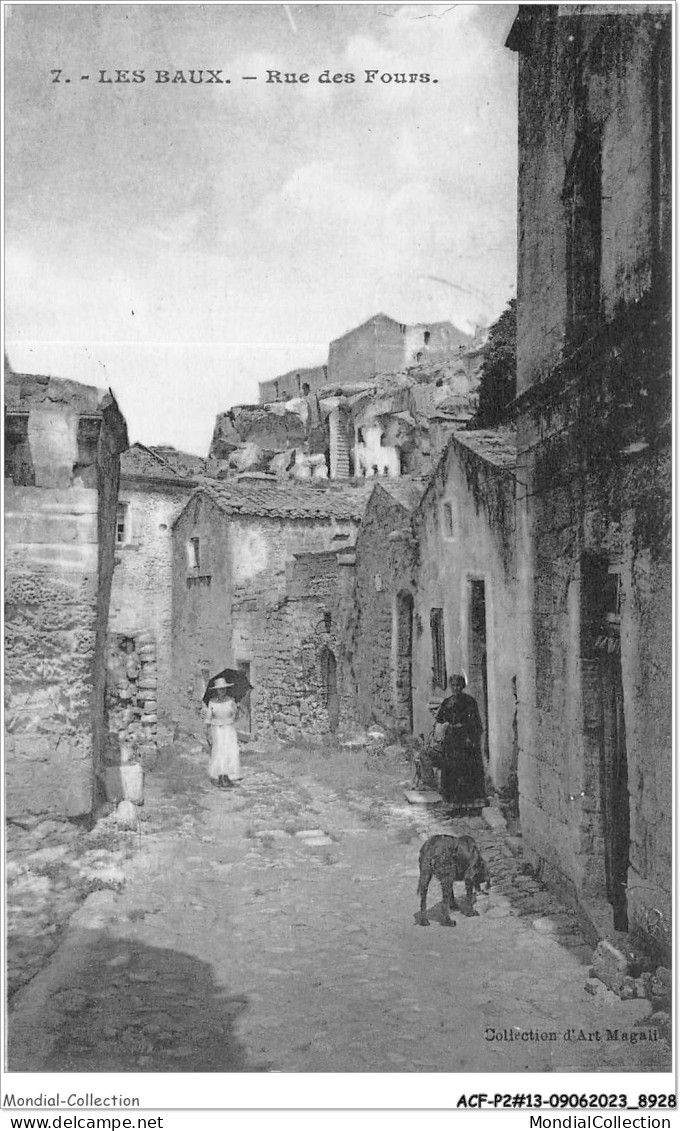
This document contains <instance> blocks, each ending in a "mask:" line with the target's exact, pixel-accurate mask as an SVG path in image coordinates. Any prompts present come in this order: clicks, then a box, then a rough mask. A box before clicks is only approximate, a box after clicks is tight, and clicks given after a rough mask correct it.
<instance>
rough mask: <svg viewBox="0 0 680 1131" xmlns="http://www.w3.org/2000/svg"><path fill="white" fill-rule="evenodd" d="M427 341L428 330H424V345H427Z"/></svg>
mask: <svg viewBox="0 0 680 1131" xmlns="http://www.w3.org/2000/svg"><path fill="white" fill-rule="evenodd" d="M429 341H430V331H429V330H425V331H424V332H423V342H424V343H425V345H427V344H428V343H429Z"/></svg>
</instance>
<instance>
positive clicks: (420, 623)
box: [412, 429, 518, 788]
mask: <svg viewBox="0 0 680 1131" xmlns="http://www.w3.org/2000/svg"><path fill="white" fill-rule="evenodd" d="M515 461H516V438H515V435H514V433H513V432H512V431H510V430H507V429H506V430H501V429H499V430H497V431H493V432H492V431H489V432H479V431H478V432H456V433H454V435H453V436H452V437H451V439H450V440H449V443H448V444H447V446H446V448H445V449H444V452H443V454H442V456H441V458H440V460H439V462H438V464H437V466H436V468H435V470H434V472H433V474H432V475H431V477H430V479H429V482H428V485H427V490H426V492H425V494H424V495H423V497H422V499H421V501H420V504H419V506H418V508H417V509H416V511H415V512H414V516H413V536H414V539H415V541H416V544H417V546H418V563H417V569H416V572H415V591H414V605H413V613H414V624H415V633H414V638H413V665H412V666H413V699H414V729H415V730H416V732H417V733H423V734H427V733H428V732H429V730H430V729H431V727H432V722H433V716H434V713H435V712H436V709H437V708H438V706H439V704H440V703H441V700H442V699H443V698H444V696H445V694H447V693H448V692H447V681H448V677H449V676H451V675H453V674H455V673H458V672H462V673H463V674H465V676H466V677H467V681H468V692H469V694H471V695H472V696H473V697H474V699H475V700H476V702H477V705H478V707H479V711H480V715H481V718H482V723H483V726H484V734H483V738H482V742H483V750H484V753H485V755H486V758H487V759H488V773H489V776H490V777H491V780H492V782H493V784H494V785H495V786H496V787H498V788H502V787H503V786H505V785H507V783H508V780H509V778H510V775H511V774H512V773H514V772H516V769H517V738H516V730H517V718H516V707H517V701H516V696H517V691H516V688H517V683H516V680H517V674H518V669H517V653H516V648H515V640H516V637H517V619H516V585H515V475H514V472H515Z"/></svg>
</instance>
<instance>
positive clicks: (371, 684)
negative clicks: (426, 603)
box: [347, 487, 415, 730]
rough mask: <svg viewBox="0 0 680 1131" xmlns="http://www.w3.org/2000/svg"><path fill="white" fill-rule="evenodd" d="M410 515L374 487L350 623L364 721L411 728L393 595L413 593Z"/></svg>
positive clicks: (359, 707)
mask: <svg viewBox="0 0 680 1131" xmlns="http://www.w3.org/2000/svg"><path fill="white" fill-rule="evenodd" d="M414 580H415V557H414V554H413V544H412V541H411V537H410V514H409V512H408V511H407V510H406V509H405V508H404V507H403V506H402V505H401V504H399V503H397V502H395V501H394V499H392V498H391V496H390V495H388V494H387V492H385V491H384V490H383V489H382V488H380V487H376V489H375V490H374V492H373V494H372V495H371V499H370V502H369V504H368V506H367V508H366V512H365V514H364V520H363V523H362V525H361V530H360V532H359V535H358V537H357V544H356V569H355V589H354V617H353V618H352V620H351V622H350V623H349V624H348V627H347V631H348V639H349V644H348V647H347V652H348V653H349V656H350V676H351V679H350V678H348V681H347V682H348V684H349V683H350V682H353V683H354V685H355V686H356V697H357V713H358V716H359V719H360V721H361V722H362V723H370V722H371V721H375V722H378V723H380V724H381V725H383V726H386V727H389V728H395V729H405V730H408V729H410V727H409V719H408V711H407V706H406V695H397V689H396V670H395V664H396V641H395V618H396V615H397V612H396V610H397V594H398V593H401V592H407V593H409V594H411V593H412V592H413V586H414Z"/></svg>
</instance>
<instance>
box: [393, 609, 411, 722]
mask: <svg viewBox="0 0 680 1131" xmlns="http://www.w3.org/2000/svg"><path fill="white" fill-rule="evenodd" d="M396 634H397V639H396V670H395V704H394V706H395V714H396V716H397V718H398V719H399V721H400V722H402V721H403V722H404V723H406V725H407V726H408V729H409V732H410V733H413V686H412V651H413V596H412V594H411V593H409V592H408V590H406V589H402V590H401V592H399V593H397V620H396Z"/></svg>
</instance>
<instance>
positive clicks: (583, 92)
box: [509, 8, 671, 938]
mask: <svg viewBox="0 0 680 1131" xmlns="http://www.w3.org/2000/svg"><path fill="white" fill-rule="evenodd" d="M536 12H539V10H538V9H536V10H535V11H534V10H531V9H528V8H527V9H524V10H521V11H520V16H519V17H518V20H517V21H516V24H515V27H514V29H513V34H512V35H511V38H510V41H509V43H510V46H513V47H515V48H516V49H517V50H519V52H520V122H519V137H520V192H519V280H518V335H517V351H518V388H519V391H520V397H519V401H518V404H517V409H518V427H519V442H518V448H519V451H518V466H517V476H518V493H517V532H518V536H517V572H518V594H519V596H518V600H519V608H520V614H521V616H520V624H521V630H522V631H521V636H520V639H519V641H518V649H517V651H518V654H519V659H520V664H521V672H520V679H519V688H520V701H519V739H520V751H519V781H520V813H521V819H522V829H523V835H524V837H525V839H526V841H527V842H528V844H529V845H530V846H532V847H533V848H534V849H535V850H536V851H537V852H538V854H539V855H540V856H541V857H542V858H543V860H544V866H545V869H546V874H548V875H553V876H555V878H556V880H557V881H558V882H559V884H560V887H561V888H562V890H563V891H565V890H567V891H571V892H572V894H573V896H574V898H576V899H578V900H580V902H581V903H582V905H586V906H587V907H588V908H589V909H591V910H592V914H593V915H599V914H600V913H601V912H600V908H602V907H603V908H605V909H606V908H607V906H608V903H609V904H611V905H612V906H610V907H609V908H608V911H607V914H608V917H609V918H608V925H609V926H610V927H611V925H612V922H613V924H614V925H615V926H618V927H619V928H620V929H624V928H625V926H626V921H627V922H628V924H629V925H630V926H641V927H642V928H643V929H645V930H648V929H649V927H650V923H652V922H653V923H655V924H657V925H658V924H661V928H660V929H664V930H665V931H666V932H667V938H669V936H670V922H671V918H670V916H671V869H670V864H671V836H670V819H671V792H670V777H671V676H670V673H671V645H670V638H669V626H670V619H671V618H670V609H671V583H670V572H671V566H670V561H671V535H670V531H671V476H670V464H669V458H670V420H671V404H670V392H671V386H670V379H669V374H670V365H671V353H670V271H669V254H670V253H669V246H668V235H667V233H668V223H669V216H670V184H669V180H670V164H669V161H670V148H669V137H670V133H669V131H670V35H669V29H670V22H669V16H668V14H667V13H664V12H662V11H661V9H655V10H654V11H653V12H652V11H651V10H647V9H645V8H640V9H630V10H629V11H627V12H626V13H621V12H619V14H618V15H612V14H606V15H604V14H603V15H600V14H599V13H597V14H595V13H591V14H589V15H588V17H587V18H585V17H584V16H583V14H582V13H581V14H579V9H567V10H565V11H564V12H563V11H562V9H557V8H554V9H545V8H543V9H540V14H539V15H537V14H536ZM584 156H585V157H587V158H588V162H587V168H586V167H584V166H583V159H584ZM579 170H580V172H579ZM598 174H599V176H598ZM579 176H580V177H581V178H582V180H581V181H579ZM570 194H571V195H570ZM572 196H573V199H574V200H575V201H576V203H577V204H578V208H576V211H573V212H570V210H569V209H568V208H567V207H565V204H568V202H569V200H570V199H572ZM568 252H570V254H568ZM593 288H595V290H594V292H593V293H595V295H596V298H595V300H594V301H588V302H585V301H584V299H585V298H588V296H589V295H591V291H593ZM612 869H613V870H614V871H613V872H612ZM607 901H608V903H607ZM612 907H613V908H614V911H613V914H612ZM650 916H651V918H650Z"/></svg>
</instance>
